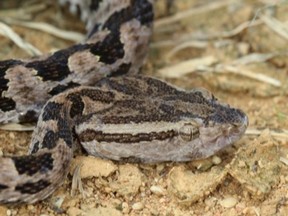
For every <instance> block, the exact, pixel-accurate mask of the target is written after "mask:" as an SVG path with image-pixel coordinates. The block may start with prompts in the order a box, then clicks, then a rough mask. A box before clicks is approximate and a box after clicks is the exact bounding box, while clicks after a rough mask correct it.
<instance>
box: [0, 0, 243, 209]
mask: <svg viewBox="0 0 288 216" xmlns="http://www.w3.org/2000/svg"><path fill="white" fill-rule="evenodd" d="M60 3H62V4H66V3H69V4H70V8H72V9H75V8H79V9H80V11H81V17H82V18H83V19H84V20H86V22H87V28H88V34H87V40H86V41H85V42H83V43H80V44H76V45H73V46H71V47H69V48H66V49H63V50H60V51H57V52H55V53H53V54H49V55H45V56H39V57H37V58H33V59H28V60H5V61H1V62H0V92H1V94H0V123H2V124H3V123H7V122H27V121H35V120H36V119H38V123H37V127H36V129H35V131H34V132H33V135H32V140H31V144H30V147H29V154H28V155H26V156H12V157H8V156H4V157H0V203H2V204H21V203H34V202H36V201H39V200H43V199H45V198H46V197H48V196H49V195H50V194H51V193H53V192H54V191H55V189H57V188H58V187H59V186H60V185H61V184H62V182H63V180H64V179H65V177H66V176H67V173H68V170H69V165H70V162H71V159H72V157H73V143H77V142H80V143H81V144H82V145H83V147H84V148H85V149H86V150H87V152H88V153H89V154H92V155H95V156H99V157H103V158H109V159H113V160H126V161H134V162H135V161H137V162H146V163H150V162H160V161H190V160H195V159H199V158H206V157H208V156H210V155H212V154H214V153H215V152H217V151H219V150H220V149H222V148H224V147H225V146H228V145H231V144H232V143H233V142H235V141H236V140H238V139H239V138H240V137H241V136H242V135H243V134H244V132H245V130H246V128H247V125H248V119H247V116H246V115H245V114H244V113H243V112H242V111H241V110H238V109H234V108H231V107H230V106H228V105H226V104H222V103H220V102H218V101H217V99H216V98H215V97H214V96H213V95H212V94H210V93H209V92H207V91H204V90H191V91H184V90H181V89H178V88H176V87H173V86H171V85H169V84H167V83H165V82H162V81H160V80H157V79H154V78H150V77H145V76H139V75H137V74H138V72H139V69H140V68H141V66H142V65H143V61H144V59H145V56H146V53H147V49H148V43H149V40H150V36H151V28H152V21H153V2H152V0H83V1H81V0H62V1H60ZM119 75H121V76H119ZM123 75H124V76H123ZM88 86H92V87H88Z"/></svg>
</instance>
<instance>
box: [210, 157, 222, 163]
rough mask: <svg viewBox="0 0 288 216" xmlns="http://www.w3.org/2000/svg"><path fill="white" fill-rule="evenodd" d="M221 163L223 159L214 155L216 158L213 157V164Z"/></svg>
mask: <svg viewBox="0 0 288 216" xmlns="http://www.w3.org/2000/svg"><path fill="white" fill-rule="evenodd" d="M221 162H222V159H221V158H220V157H218V156H216V155H214V156H213V157H212V163H213V164H215V165H218V164H220V163H221Z"/></svg>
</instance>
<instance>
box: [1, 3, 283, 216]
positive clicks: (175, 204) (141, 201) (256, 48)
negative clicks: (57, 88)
mask: <svg viewBox="0 0 288 216" xmlns="http://www.w3.org/2000/svg"><path fill="white" fill-rule="evenodd" d="M7 2H8V1H7ZM9 2H10V3H6V4H5V2H4V3H2V5H1V4H0V7H1V8H0V9H2V7H4V6H5V7H8V8H9V9H11V11H9V10H7V9H6V10H1V11H0V19H1V17H7V16H9V17H13V16H14V17H17V18H19V17H25V18H27V19H28V20H29V19H30V20H36V21H41V22H46V23H50V24H52V25H56V26H58V27H59V28H61V29H69V30H71V29H73V30H74V31H80V32H83V26H82V25H81V23H80V22H79V21H75V20H76V18H75V17H73V16H71V15H69V14H68V13H66V12H65V10H63V9H61V8H59V7H57V6H55V5H54V4H48V3H43V1H25V2H22V4H23V5H24V6H23V5H22V6H21V9H22V10H21V11H20V10H18V11H17V7H18V6H19V5H17V4H16V3H15V2H16V1H15V2H14V1H9ZM41 2H42V3H41ZM47 2H48V1H47ZM276 3H277V4H275V1H269V0H265V1H263V0H258V1H256V0H255V1H248V0H247V1H241V2H240V1H227V0H226V1H224V0H219V1H208V0H205V1H197V0H189V1H188V0H186V1H185V0H178V1H174V4H173V5H172V6H171V8H170V9H169V11H168V12H167V10H166V7H165V4H164V1H162V0H159V1H158V2H157V7H156V13H157V15H156V16H157V20H156V22H155V32H154V36H153V41H152V43H151V49H150V55H149V59H148V61H147V63H146V65H145V67H144V69H143V72H144V73H145V74H149V75H152V76H156V77H159V78H161V79H165V80H167V81H169V82H171V83H173V84H175V85H177V86H181V87H182V88H186V89H192V88H194V87H204V88H207V89H208V90H210V91H211V92H213V94H214V95H215V96H216V97H217V98H219V100H221V101H225V102H226V103H229V104H231V105H233V106H234V107H238V108H241V109H242V110H243V111H245V112H246V113H247V115H248V116H249V122H250V125H249V128H248V130H247V133H246V135H245V136H244V137H243V138H242V139H241V140H240V141H239V142H237V143H235V144H234V145H233V146H232V147H230V148H227V149H225V150H224V151H223V152H220V153H219V154H217V155H216V156H214V157H212V158H209V159H207V160H203V161H196V162H190V163H162V164H155V165H143V164H129V163H128V164H124V163H117V162H112V161H106V160H101V159H97V158H92V157H89V156H85V155H84V156H83V155H80V154H77V155H76V157H75V160H74V161H73V164H72V166H71V173H70V175H69V176H68V178H67V179H66V180H65V183H64V185H63V186H62V187H61V188H60V189H59V190H57V191H56V193H54V194H53V195H52V197H51V198H49V199H47V200H45V201H43V202H39V203H37V204H34V205H22V206H15V207H7V206H0V216H1V215H27V216H28V215H42V216H44V215H71V216H76V215H167V216H168V215H179V216H180V215H207V216H210V215H227V216H228V215H229V216H230V215H257V216H258V215H288V208H287V199H288V193H287V185H288V173H287V164H288V160H287V157H288V145H287V143H288V132H287V131H288V109H287V101H288V96H287V89H288V79H287V76H288V70H287V68H288V66H287V65H288V61H287V45H286V44H287V39H288V34H287V32H288V31H287V19H288V5H287V4H284V3H283V2H282V3H281V1H278V2H276ZM39 5H40V6H39ZM42 5H44V7H43V8H42ZM28 8H30V9H31V8H34V9H35V10H34V11H32V12H31V11H27V9H28ZM15 11H16V13H15ZM23 11H24V13H23ZM6 13H8V15H7V14H6ZM15 14H16V15H15ZM10 26H11V27H12V28H13V30H15V31H16V32H17V33H18V34H19V35H20V36H21V37H22V38H23V39H24V40H25V41H28V42H29V43H31V44H33V45H34V46H35V47H37V48H38V49H39V50H41V51H42V52H50V51H55V50H57V49H61V48H64V47H67V46H69V45H71V44H73V43H74V42H69V41H65V40H61V39H59V38H57V37H55V36H52V35H49V34H47V33H44V32H42V31H37V30H31V29H28V28H25V27H19V26H16V25H10ZM0 46H1V51H0V59H8V58H15V57H17V58H27V57H29V55H28V54H27V53H26V52H25V51H23V50H21V49H20V48H18V47H17V46H16V45H15V44H14V43H13V42H11V40H10V39H6V38H4V37H1V40H0ZM192 60H193V61H192ZM30 137H31V132H12V131H6V130H1V131H0V152H2V153H3V154H5V155H9V154H25V152H26V151H27V146H28V144H29V140H30ZM75 168H76V169H75ZM73 176H74V177H73ZM79 188H80V190H79Z"/></svg>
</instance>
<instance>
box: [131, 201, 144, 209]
mask: <svg viewBox="0 0 288 216" xmlns="http://www.w3.org/2000/svg"><path fill="white" fill-rule="evenodd" d="M143 208H144V205H143V203H142V202H137V203H134V204H133V205H132V209H134V210H142V209H143Z"/></svg>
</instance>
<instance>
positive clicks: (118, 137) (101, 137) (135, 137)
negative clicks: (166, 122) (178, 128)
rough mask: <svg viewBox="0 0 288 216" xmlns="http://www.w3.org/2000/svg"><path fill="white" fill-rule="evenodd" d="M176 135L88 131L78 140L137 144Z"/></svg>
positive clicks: (169, 133)
mask: <svg viewBox="0 0 288 216" xmlns="http://www.w3.org/2000/svg"><path fill="white" fill-rule="evenodd" d="M177 135H178V133H177V132H175V131H173V130H169V131H161V132H151V133H138V134H129V133H123V134H117V133H114V134H111V133H103V132H102V131H94V130H90V129H88V130H86V131H84V132H82V133H81V134H80V135H79V138H80V140H81V141H82V142H91V141H93V140H96V141H98V142H117V143H137V142H141V141H153V140H166V139H171V138H173V137H174V136H177Z"/></svg>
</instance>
